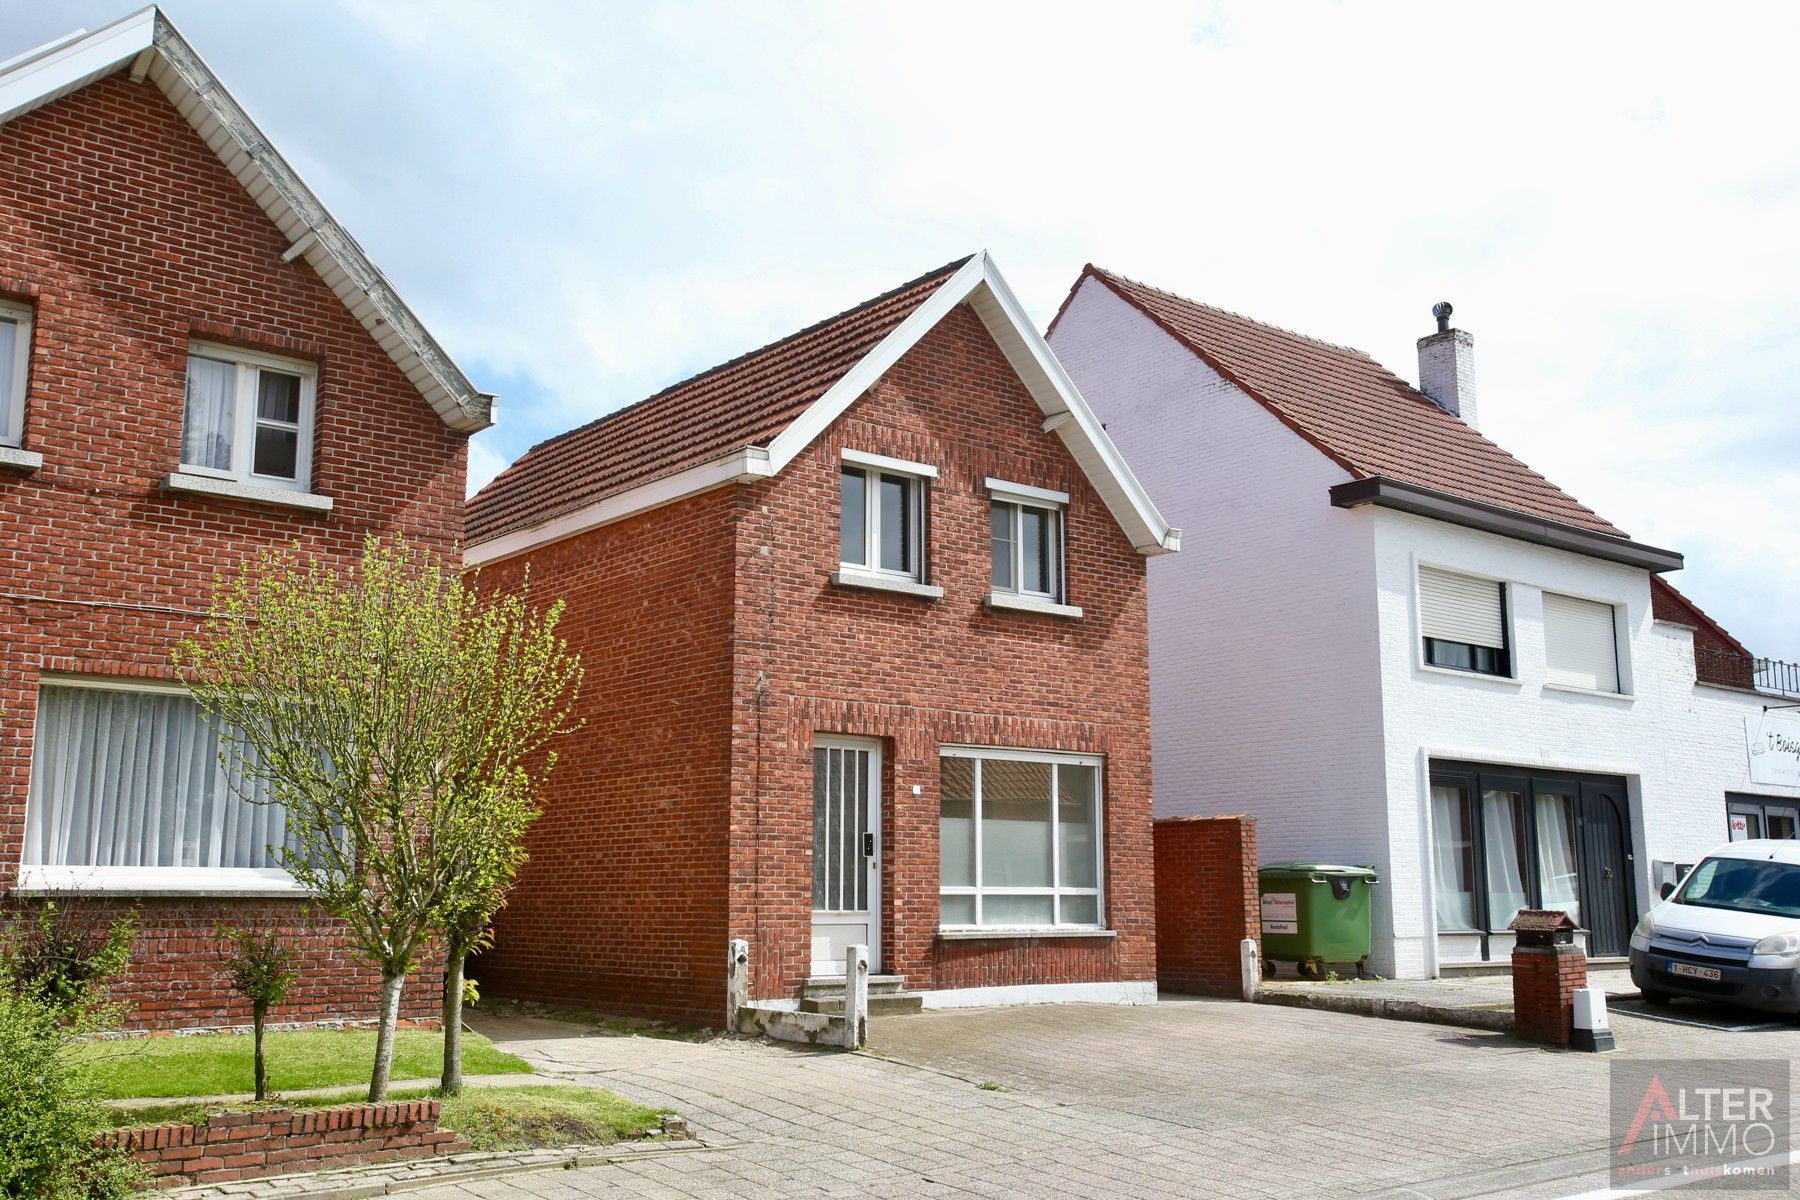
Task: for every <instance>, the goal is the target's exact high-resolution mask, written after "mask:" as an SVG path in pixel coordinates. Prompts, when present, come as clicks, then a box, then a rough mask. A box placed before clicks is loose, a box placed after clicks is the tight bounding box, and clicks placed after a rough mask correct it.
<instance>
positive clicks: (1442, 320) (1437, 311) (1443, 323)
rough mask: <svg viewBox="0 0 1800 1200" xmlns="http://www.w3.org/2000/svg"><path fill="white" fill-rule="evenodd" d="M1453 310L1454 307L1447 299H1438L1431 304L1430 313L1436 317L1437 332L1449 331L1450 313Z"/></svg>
mask: <svg viewBox="0 0 1800 1200" xmlns="http://www.w3.org/2000/svg"><path fill="white" fill-rule="evenodd" d="M1455 311H1456V310H1455V309H1453V308H1451V307H1450V302H1449V301H1448V300H1439V301H1438V302H1437V303H1436V304H1434V305H1432V306H1431V315H1432V316H1434V317H1436V318H1437V323H1438V332H1439V333H1448V332H1449V331H1450V314H1451V313H1453V312H1455Z"/></svg>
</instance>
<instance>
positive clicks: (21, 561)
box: [0, 9, 491, 1026]
mask: <svg viewBox="0 0 1800 1200" xmlns="http://www.w3.org/2000/svg"><path fill="white" fill-rule="evenodd" d="M490 399H491V398H490V397H486V396H484V395H481V394H479V393H477V392H476V391H475V389H474V388H473V387H472V386H471V385H470V383H469V381H468V380H467V379H466V378H465V377H464V376H463V374H462V373H461V372H460V371H459V370H457V368H456V367H455V366H454V364H452V363H451V362H450V360H449V359H448V358H447V357H446V356H445V354H444V353H443V351H442V350H441V349H440V348H439V347H438V346H437V344H436V343H435V342H434V341H433V340H432V339H431V337H430V335H428V334H427V333H426V332H425V331H424V330H423V329H422V328H421V327H420V325H419V323H418V320H417V319H416V318H415V317H414V316H413V314H412V313H411V311H409V310H408V309H407V307H406V306H405V305H404V304H403V303H402V302H401V301H400V299H399V298H398V297H397V296H396V295H395V294H394V291H393V289H392V287H391V286H390V285H389V284H388V282H387V280H386V279H385V278H383V276H382V275H381V273H380V272H379V271H378V270H376V268H375V267H374V266H373V265H372V264H371V263H370V262H369V261H368V259H367V258H366V257H365V256H364V255H363V253H362V251H361V250H360V249H359V248H358V246H357V245H356V243H355V241H354V240H352V239H351V237H350V236H349V234H347V233H346V232H345V231H344V230H343V229H342V228H341V227H340V226H339V225H338V224H337V222H336V221H335V220H333V218H332V217H331V215H330V214H329V213H327V212H326V211H325V209H324V208H323V207H322V206H321V204H320V203H319V201H318V199H317V197H315V196H314V195H313V194H312V193H311V192H310V191H309V190H307V188H306V187H305V185H304V184H302V183H301V182H300V181H299V179H298V178H297V177H296V176H295V175H294V172H293V170H292V168H290V167H289V166H288V164H287V163H286V162H285V161H284V160H283V159H282V158H281V156H280V155H279V154H277V153H276V152H275V151H274V150H273V149H272V148H270V147H269V145H268V143H267V141H266V140H265V139H264V138H263V136H262V135H261V133H260V132H259V131H258V130H257V129H256V127H255V126H254V125H253V124H252V123H251V122H250V120H249V118H248V117H246V116H245V115H244V112H243V110H242V109H241V108H239V107H238V105H237V103H236V102H235V101H234V100H233V99H232V98H231V95H230V94H229V93H228V92H227V91H226V90H225V89H224V88H223V87H222V86H221V85H220V83H219V81H218V80H217V79H216V78H214V77H213V75H212V74H211V73H210V72H209V71H208V69H207V68H206V66H205V65H204V64H203V63H202V62H201V61H200V59H199V57H198V56H197V55H196V54H195V53H194V51H193V49H192V48H191V47H190V46H189V45H188V44H187V43H186V42H185V41H183V40H182V38H181V37H180V35H179V34H178V33H177V32H176V31H175V30H174V29H173V28H172V27H171V26H170V25H169V23H168V22H167V21H166V20H165V19H164V18H163V17H162V16H161V14H160V13H158V12H157V11H156V10H155V9H146V10H144V11H142V12H140V13H137V14H134V15H132V16H130V17H127V18H125V19H124V20H122V21H119V22H116V23H114V24H112V25H109V26H107V27H106V28H104V29H101V30H99V31H98V32H95V33H91V34H86V35H83V36H80V37H77V38H73V39H65V40H64V41H62V42H58V43H53V44H51V45H49V46H46V47H44V48H43V49H41V50H39V51H37V52H34V53H32V54H29V55H26V56H24V57H23V58H20V59H17V60H14V61H13V62H12V63H11V64H9V65H8V66H7V67H6V68H5V69H4V70H0V887H5V888H6V889H8V891H9V893H10V896H11V898H12V900H13V901H15V902H17V901H19V900H21V899H22V898H30V897H38V896H42V895H46V894H55V895H65V894H70V893H73V894H77V895H80V896H82V897H84V902H85V904H86V905H88V906H90V907H92V908H94V909H97V910H99V911H101V912H104V911H106V910H108V909H111V908H114V907H123V906H128V905H135V906H136V907H137V908H138V909H139V911H140V915H141V920H142V934H141V936H140V938H139V940H138V943H137V946H136V948H135V952H134V956H133V967H132V970H131V974H130V978H129V979H128V981H127V982H126V984H125V985H124V987H123V989H122V994H121V995H120V997H119V998H120V999H122V1000H123V1001H125V1002H126V1004H127V1006H128V1010H129V1013H130V1017H131V1019H132V1020H133V1021H134V1022H135V1023H137V1024H139V1025H146V1026H200V1025H213V1024H220V1023H227V1024H237V1023H242V1022H244V1021H246V1020H247V1019H248V1009H247V1007H244V1006H243V1005H242V1003H241V1002H240V1001H237V1000H235V999H234V998H233V997H232V996H231V995H230V994H229V992H228V991H227V989H226V987H225V980H224V977H223V974H222V972H221V971H220V970H219V968H218V967H217V964H216V963H215V961H214V957H213V954H212V928H213V925H214V924H215V922H218V921H241V920H246V919H251V918H255V917H261V918H267V919H269V920H273V921H277V922H293V921H295V920H296V918H297V917H298V915H299V913H300V902H301V900H302V899H303V897H301V896H300V895H299V894H298V893H297V892H296V889H295V885H294V884H293V882H292V880H291V879H289V878H288V876H287V875H286V873H285V872H283V871H282V870H280V869H279V866H278V865H277V860H276V859H275V857H274V855H273V854H272V853H271V852H270V850H269V847H270V846H271V845H272V844H273V845H279V844H280V843H281V841H282V839H283V832H282V827H283V816H282V813H281V811H280V810H279V809H278V808H274V807H271V806H266V805H254V804H250V803H248V802H246V801H244V800H242V799H239V798H236V797H234V796H233V794H232V790H231V787H230V783H229V781H228V780H227V779H226V778H224V773H223V771H222V769H221V768H220V767H219V765H218V761H217V741H216V737H215V736H214V735H213V733H212V732H211V731H210V730H209V729H208V728H207V727H206V726H205V725H204V724H203V723H202V722H201V721H200V720H199V719H198V714H197V711H196V710H195V708H194V706H193V705H192V703H191V702H190V701H189V700H188V699H187V698H186V697H185V695H184V694H183V693H182V692H181V691H180V689H179V688H176V687H173V686H172V680H171V679H170V672H169V668H168V662H169V652H170V648H171V646H172V644H173V642H174V641H175V640H176V639H177V638H179V637H180V636H181V635H183V634H184V633H186V632H188V631H190V630H192V629H194V628H195V627H196V625H197V623H198V621H199V619H200V618H201V617H202V616H203V614H204V611H205V609H206V607H207V604H208V601H209V598H210V594H211V588H212V581H213V578H214V576H215V574H216V573H218V572H221V571H225V570H228V569H230V568H232V567H234V566H235V565H237V564H238V563H240V562H242V561H243V560H245V559H246V558H248V557H250V556H251V555H253V554H254V553H255V552H256V551H257V550H259V549H260V548H263V547H267V546H274V545H283V544H294V543H297V544H299V545H300V546H301V547H302V548H303V550H304V551H305V552H307V553H310V554H321V555H341V556H344V558H345V559H346V560H348V559H349V558H350V557H351V556H353V555H356V554H357V553H359V550H360V545H361V542H362V539H363V538H364V537H365V536H366V535H368V534H370V533H375V534H388V533H391V532H400V533H404V534H405V535H406V536H407V537H409V538H411V539H413V540H415V541H416V542H418V543H420V544H422V545H427V546H431V547H435V548H437V549H439V550H442V551H447V552H448V551H453V549H454V547H455V545H456V543H457V541H458V539H459V537H460V535H461V532H462V495H463V486H464V464H465V456H466V445H467V438H468V436H469V434H470V433H472V432H473V431H475V430H479V429H481V428H484V427H485V426H486V425H487V424H488V423H489V411H490ZM435 991H436V989H435V988H433V987H432V986H431V984H430V983H429V982H428V981H426V980H419V981H417V982H415V984H414V986H413V987H412V988H410V989H409V993H408V994H409V999H410V1003H409V1006H408V1010H409V1014H410V1015H417V1016H425V1015H428V1014H430V1013H432V1012H434V1011H435V1006H436V1004H437V996H436V995H435ZM377 992H378V989H377V987H376V985H375V983H374V982H373V978H372V976H367V975H365V974H364V972H363V971H362V970H361V968H360V967H359V966H357V964H356V963H355V962H354V961H353V960H352V959H351V958H350V957H349V956H348V954H347V953H346V952H345V951H344V949H343V948H342V946H341V945H340V944H339V943H338V941H337V939H336V938H335V936H334V935H333V933H332V931H331V929H330V927H329V926H324V927H320V928H315V929H314V930H313V931H312V932H311V933H310V934H308V935H307V945H306V949H305V974H304V975H303V977H302V979H301V981H300V984H299V986H298V988H297V990H296V992H295V993H294V994H293V997H292V999H291V1000H290V1002H289V1003H288V1004H287V1005H285V1006H283V1007H282V1008H281V1009H279V1010H277V1012H276V1014H275V1017H276V1019H277V1020H287V1021H298V1020H308V1019H316V1018H324V1017H329V1018H333V1019H337V1018H345V1017H366V1016H373V1014H374V1011H375V1003H374V1001H375V998H376V996H377Z"/></svg>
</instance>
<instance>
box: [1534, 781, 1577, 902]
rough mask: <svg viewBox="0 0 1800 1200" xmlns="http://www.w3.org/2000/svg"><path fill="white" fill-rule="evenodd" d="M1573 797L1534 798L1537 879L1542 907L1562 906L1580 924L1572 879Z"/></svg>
mask: <svg viewBox="0 0 1800 1200" xmlns="http://www.w3.org/2000/svg"><path fill="white" fill-rule="evenodd" d="M1574 808H1575V797H1573V796H1557V795H1547V796H1539V797H1538V798H1537V836H1538V843H1537V853H1538V879H1539V881H1540V883H1541V884H1542V886H1543V891H1544V907H1545V908H1551V909H1557V908H1559V909H1561V910H1562V911H1564V912H1566V913H1568V914H1569V917H1570V919H1571V920H1573V921H1574V922H1575V923H1576V924H1577V925H1579V924H1581V900H1580V891H1579V890H1578V888H1577V886H1576V882H1577V881H1576V878H1575V820H1574Z"/></svg>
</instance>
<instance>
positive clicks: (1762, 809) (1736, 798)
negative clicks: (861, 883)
mask: <svg viewBox="0 0 1800 1200" xmlns="http://www.w3.org/2000/svg"><path fill="white" fill-rule="evenodd" d="M1725 815H1726V825H1727V834H1728V836H1729V837H1730V839H1731V840H1732V841H1734V842H1747V841H1750V840H1752V839H1754V838H1800V800H1782V799H1779V798H1777V797H1774V796H1749V795H1744V794H1742V793H1738V792H1727V793H1725Z"/></svg>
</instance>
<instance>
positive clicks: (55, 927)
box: [0, 898, 137, 1024]
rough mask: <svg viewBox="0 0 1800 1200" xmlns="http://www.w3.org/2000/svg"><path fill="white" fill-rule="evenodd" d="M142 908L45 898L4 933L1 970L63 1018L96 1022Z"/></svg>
mask: <svg viewBox="0 0 1800 1200" xmlns="http://www.w3.org/2000/svg"><path fill="white" fill-rule="evenodd" d="M136 936H137V914H136V913H135V912H125V913H120V914H117V915H113V916H108V915H107V913H105V912H104V911H102V910H97V909H93V908H89V907H86V906H84V905H83V904H82V903H81V902H80V901H79V900H76V899H72V898H70V899H65V900H63V901H62V902H60V903H59V902H57V901H56V900H46V901H44V903H43V905H42V906H41V907H40V908H39V909H38V910H37V914H36V916H34V917H31V918H29V919H26V920H20V921H15V922H14V924H13V927H12V928H11V929H10V930H9V931H8V932H7V934H6V936H5V937H4V938H0V974H3V975H4V977H5V979H6V980H7V981H8V983H9V986H10V987H11V988H12V990H14V991H16V992H17V993H18V994H19V995H21V996H26V997H31V998H35V999H39V1000H42V1001H43V1002H44V1003H45V1004H47V1005H49V1006H50V1008H51V1009H53V1010H55V1011H57V1012H59V1013H60V1014H62V1016H63V1018H64V1020H66V1021H75V1020H84V1021H87V1022H88V1023H90V1024H92V1023H95V1021H96V1020H97V1018H98V1013H97V1009H98V1007H99V1004H100V1002H101V999H102V997H103V994H104V992H105V990H106V985H107V984H109V983H111V982H112V981H113V980H114V979H115V978H117V977H118V975H119V974H120V973H121V972H122V971H124V969H125V964H126V963H127V962H128V961H129V960H130V958H131V942H132V939H133V938H134V937H136Z"/></svg>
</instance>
